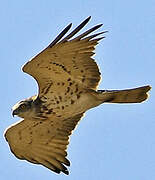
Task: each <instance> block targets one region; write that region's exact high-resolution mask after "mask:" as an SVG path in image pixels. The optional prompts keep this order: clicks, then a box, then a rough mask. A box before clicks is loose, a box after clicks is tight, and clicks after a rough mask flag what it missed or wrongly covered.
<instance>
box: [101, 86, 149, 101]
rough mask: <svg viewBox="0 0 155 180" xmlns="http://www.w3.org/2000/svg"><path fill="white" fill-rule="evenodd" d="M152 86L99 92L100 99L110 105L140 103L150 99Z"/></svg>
mask: <svg viewBox="0 0 155 180" xmlns="http://www.w3.org/2000/svg"><path fill="white" fill-rule="evenodd" d="M150 89H151V87H150V86H143V87H138V88H135V89H126V90H99V91H97V92H98V95H99V96H98V97H99V98H102V100H103V101H104V102H108V103H140V102H143V101H145V100H146V99H147V98H148V94H147V92H148V91H149V90H150Z"/></svg>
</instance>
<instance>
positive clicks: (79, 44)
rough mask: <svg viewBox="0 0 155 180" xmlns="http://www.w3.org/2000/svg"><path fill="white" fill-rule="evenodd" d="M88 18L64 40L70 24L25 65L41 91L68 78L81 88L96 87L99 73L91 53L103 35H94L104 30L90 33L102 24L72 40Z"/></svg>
mask: <svg viewBox="0 0 155 180" xmlns="http://www.w3.org/2000/svg"><path fill="white" fill-rule="evenodd" d="M89 19H90V17H88V18H87V19H86V20H85V21H83V22H82V23H81V24H80V25H79V26H78V27H77V28H76V29H74V30H73V31H72V32H71V33H70V34H69V35H67V36H66V37H64V39H62V40H61V38H62V37H63V36H64V35H65V34H66V33H67V31H68V30H69V29H70V27H71V24H70V25H68V26H67V27H66V28H65V29H64V30H63V31H62V33H60V34H59V35H58V36H57V37H56V39H55V40H54V41H53V42H52V43H51V44H50V45H49V46H48V47H47V48H46V49H44V50H43V51H42V52H40V53H39V54H38V55H37V56H35V57H34V58H33V59H32V60H31V61H29V62H27V63H26V64H25V65H24V66H23V71H24V72H26V73H28V74H30V75H31V76H33V77H34V78H35V79H36V80H37V82H38V84H39V93H41V92H42V91H43V89H44V88H46V87H47V84H52V85H53V84H55V86H56V84H57V83H61V82H67V80H68V79H69V78H72V79H73V80H74V81H75V82H76V83H78V84H79V85H80V86H81V87H84V88H85V87H87V88H92V89H96V87H97V85H98V83H99V80H100V72H99V68H98V66H97V64H96V62H95V61H94V59H92V57H91V56H92V55H94V52H93V51H94V49H95V46H96V45H97V44H98V41H99V40H101V39H102V38H104V37H100V38H96V39H95V37H96V36H98V35H100V34H103V33H105V32H101V33H97V34H94V35H90V36H87V35H89V34H90V33H91V32H93V31H95V30H97V29H98V28H100V27H101V25H102V24H100V25H97V26H94V27H93V28H91V29H89V30H88V31H86V32H84V33H83V34H81V35H79V36H77V37H75V38H74V39H71V38H72V37H73V36H74V35H75V34H76V33H77V32H78V31H80V30H81V29H82V28H83V27H84V26H85V25H86V24H87V23H88V21H89ZM60 40H61V41H60Z"/></svg>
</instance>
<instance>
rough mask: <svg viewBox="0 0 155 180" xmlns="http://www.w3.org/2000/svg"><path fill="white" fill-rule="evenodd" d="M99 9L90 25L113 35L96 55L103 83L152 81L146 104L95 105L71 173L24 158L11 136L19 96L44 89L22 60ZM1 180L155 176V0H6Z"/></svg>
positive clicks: (2, 13)
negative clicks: (6, 137)
mask: <svg viewBox="0 0 155 180" xmlns="http://www.w3.org/2000/svg"><path fill="white" fill-rule="evenodd" d="M90 15H91V16H92V20H91V22H90V23H89V24H88V26H87V27H88V28H90V27H91V26H92V25H95V24H98V23H103V24H104V27H103V28H102V30H108V31H109V33H107V35H106V39H104V40H102V42H101V43H100V44H99V45H98V46H97V50H96V56H95V59H96V61H97V63H98V64H99V66H100V70H101V72H102V77H103V78H102V82H101V85H100V88H101V89H104V88H105V89H123V88H131V87H136V86H141V85H147V84H150V85H152V86H153V89H152V91H151V92H150V98H149V100H148V101H146V102H144V103H142V104H132V105H110V104H104V105H101V106H99V107H97V108H95V109H92V110H89V111H88V112H87V113H86V116H85V117H84V118H83V119H82V121H81V122H80V124H79V126H78V128H77V129H76V131H74V134H73V135H72V137H71V141H70V145H69V147H68V158H69V159H70V161H71V167H70V168H69V170H70V175H69V176H65V175H63V174H60V175H57V174H54V173H53V172H51V171H49V170H48V169H46V168H44V167H42V166H38V165H33V164H30V163H28V162H26V161H21V160H18V159H17V158H16V157H14V155H13V154H12V153H11V152H10V150H9V147H8V145H7V143H6V141H5V140H4V137H3V133H4V130H5V129H6V128H7V127H8V126H9V125H11V124H12V123H15V122H16V121H18V120H19V119H18V118H13V117H12V116H11V107H12V105H14V104H15V103H16V102H17V101H19V100H21V99H23V98H26V97H29V96H31V95H34V94H35V93H36V92H37V85H36V83H35V81H34V80H33V79H32V78H31V77H30V76H28V75H27V74H25V73H23V72H22V71H21V66H22V65H23V64H24V63H25V62H27V61H28V60H29V59H30V58H31V57H32V56H34V55H35V54H37V53H38V52H39V51H40V50H42V49H43V48H44V47H46V46H47V45H48V44H49V43H50V41H51V40H52V39H54V37H55V36H56V35H57V34H58V33H59V32H60V31H61V30H62V29H63V28H64V27H65V26H66V25H67V24H69V23H70V22H72V23H73V25H74V27H75V26H77V25H78V24H79V23H80V22H81V21H82V20H84V19H85V18H86V17H88V16H90ZM0 24H1V25H0V73H1V76H0V82H1V88H0V99H1V103H0V107H1V118H0V119H1V120H0V159H1V163H0V179H2V180H9V179H11V180H21V179H22V180H42V179H46V180H51V179H54V180H58V179H59V180H60V179H61V180H65V179H67V180H79V179H85V180H86V179H89V180H103V179H105V180H154V179H155V109H154V107H155V91H154V87H155V86H154V85H155V1H154V0H148V1H141V0H137V1H134V0H130V1H124V0H117V1H115V0H109V1H106V0H93V1H92V0H85V1H84V0H78V1H71V0H67V1H60V0H57V1H51V0H45V1H41V0H27V1H19V0H14V1H11V0H5V1H1V6H0Z"/></svg>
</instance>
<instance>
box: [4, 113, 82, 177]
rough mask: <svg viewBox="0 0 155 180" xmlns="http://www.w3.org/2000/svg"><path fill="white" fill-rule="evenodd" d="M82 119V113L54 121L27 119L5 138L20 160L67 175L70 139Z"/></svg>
mask: <svg viewBox="0 0 155 180" xmlns="http://www.w3.org/2000/svg"><path fill="white" fill-rule="evenodd" d="M82 116H83V114H78V115H76V116H74V117H72V118H68V119H63V120H61V119H57V120H55V121H51V120H46V121H39V120H38V121H36V120H27V119H26V120H23V121H21V122H20V123H17V124H15V125H13V126H12V127H10V128H9V129H8V130H7V131H6V133H5V138H6V140H7V141H8V143H9V145H10V149H11V151H12V152H13V153H14V154H15V156H16V157H17V158H19V159H25V160H27V161H29V162H32V163H35V164H41V165H43V166H45V167H47V168H49V169H50V170H52V171H54V172H56V173H60V172H63V173H65V174H67V175H68V174H69V172H68V169H67V168H66V166H69V165H70V162H69V160H68V159H67V158H66V156H67V152H66V149H67V145H68V143H69V136H70V135H71V132H72V130H73V129H74V128H75V126H76V125H77V123H78V121H79V120H80V118H81V117H82ZM65 165H66V166H65Z"/></svg>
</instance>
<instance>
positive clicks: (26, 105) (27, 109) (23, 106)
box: [12, 97, 34, 118]
mask: <svg viewBox="0 0 155 180" xmlns="http://www.w3.org/2000/svg"><path fill="white" fill-rule="evenodd" d="M33 102H34V99H33V98H32V97H31V98H28V99H25V100H22V101H20V102H18V103H16V104H15V105H14V106H13V107H12V115H13V116H15V115H16V116H19V117H21V118H25V117H30V116H31V114H32V111H33V109H34V108H33Z"/></svg>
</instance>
